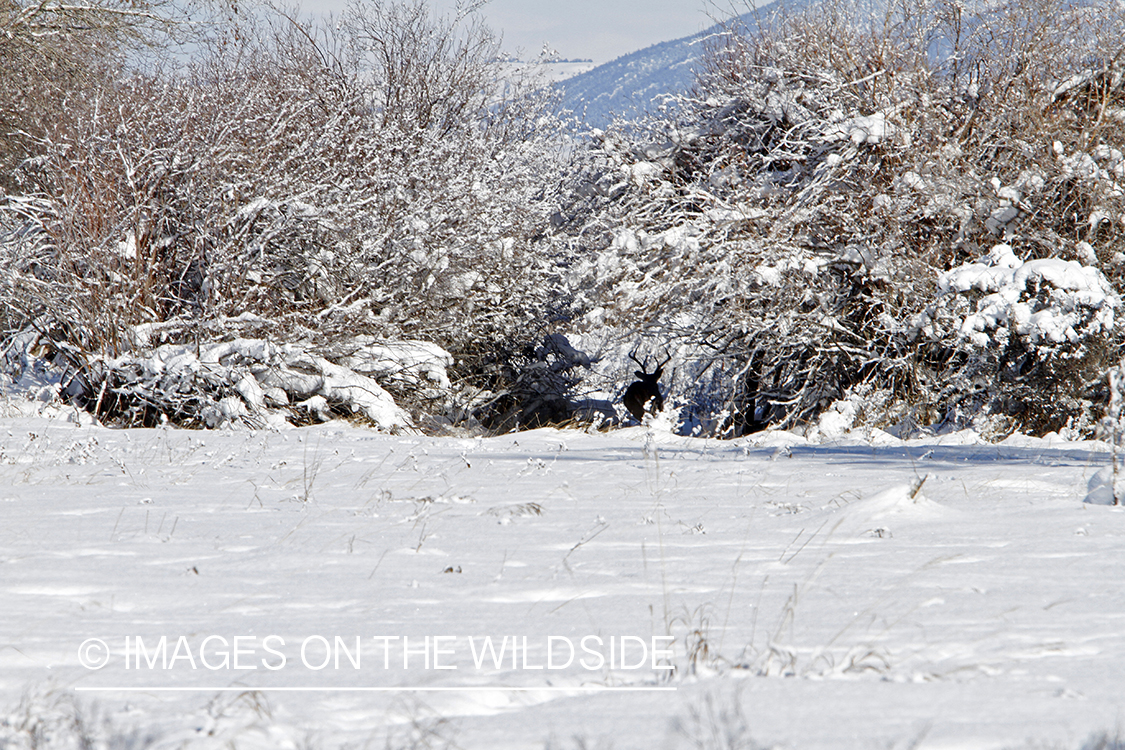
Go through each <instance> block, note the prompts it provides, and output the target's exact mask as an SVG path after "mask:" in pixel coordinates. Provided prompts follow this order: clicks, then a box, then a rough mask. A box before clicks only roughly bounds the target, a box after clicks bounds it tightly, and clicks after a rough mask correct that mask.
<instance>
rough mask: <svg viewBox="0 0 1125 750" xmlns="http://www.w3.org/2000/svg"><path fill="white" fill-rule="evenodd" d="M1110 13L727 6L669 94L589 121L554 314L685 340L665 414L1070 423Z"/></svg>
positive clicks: (1084, 386) (1106, 288)
mask: <svg viewBox="0 0 1125 750" xmlns="http://www.w3.org/2000/svg"><path fill="white" fill-rule="evenodd" d="M1123 14H1125V10H1123V9H1122V7H1121V6H1120V5H1119V4H1110V3H1082V2H1069V1H1067V0H1005V1H1004V2H999V3H997V2H969V3H965V2H949V1H947V0H892V2H890V3H887V4H881V5H878V6H877V7H876V8H875V9H874V10H873V9H872V6H871V5H852V4H848V3H846V2H831V1H830V2H825V3H819V4H815V5H812V6H811V7H809V8H808V9H807V10H804V11H801V12H794V13H787V12H786V11H784V10H782V11H780V12H778V13H776V14H775V15H773V16H768V17H761V18H759V19H758V20H757V22H756V23H755V24H754V26H753V27H750V26H748V25H746V24H738V23H736V24H731V25H729V26H728V27H727V28H726V30H725V32H724V33H722V34H721V35H718V36H717V37H715V38H713V39H711V40H710V47H709V49H708V51H707V53H706V55H705V59H704V63H703V65H702V69H701V70H700V71H699V75H698V80H697V83H696V86H695V88H694V90H693V91H692V92H691V93H690V94H689V95H686V96H682V97H679V98H678V99H677V100H676V102H675V104H676V107H674V108H670V109H669V111H671V112H674V113H675V114H673V115H665V116H656V117H652V118H650V119H648V120H647V121H644V122H641V123H636V122H633V123H618V124H617V125H615V126H614V127H612V128H610V129H608V130H607V131H606V132H604V133H599V134H597V144H596V146H595V147H594V153H593V155H592V163H591V164H590V165H589V167H588V168H587V170H586V172H585V184H584V186H583V191H582V194H581V196H580V197H579V198H578V199H576V200H575V201H574V202H573V203H572V204H571V205H570V206H569V207H568V211H567V214H566V215H567V218H568V222H569V224H568V229H569V231H570V232H571V234H572V236H573V238H574V242H575V243H576V244H577V245H578V246H579V247H581V248H582V249H583V251H582V252H581V253H580V255H584V256H585V258H586V260H585V261H584V262H583V263H581V264H580V266H579V267H577V268H575V269H573V271H572V274H573V275H572V278H573V282H574V284H575V287H576V289H577V291H578V297H577V308H578V310H579V312H580V313H581V314H582V315H584V317H582V318H580V319H579V327H580V328H581V329H584V330H592V329H595V328H597V327H601V326H613V327H616V328H618V329H620V330H623V331H637V332H641V333H642V334H643V335H645V336H646V337H648V339H649V341H650V346H653V347H655V346H673V347H679V349H680V350H682V351H690V352H693V356H694V360H695V362H696V363H697V364H696V366H695V367H694V368H690V367H689V368H687V371H688V373H689V374H690V376H691V377H689V378H687V379H686V380H685V381H684V382H683V383H681V388H682V389H683V391H684V394H685V397H686V398H687V399H688V401H689V403H688V405H687V411H689V412H691V411H694V412H695V416H694V417H692V418H690V419H689V421H691V419H694V421H695V423H696V424H698V425H703V426H705V427H706V428H707V429H709V430H711V431H714V432H719V433H722V434H739V433H742V432H745V431H751V430H754V429H757V428H759V427H760V426H762V424H763V423H765V422H769V423H772V424H779V425H794V424H810V423H815V422H816V420H817V418H818V417H819V416H820V415H822V414H824V413H826V412H831V411H835V412H836V413H837V414H838V415H839V416H842V417H843V418H846V420H848V421H849V423H851V422H864V423H866V424H870V425H878V426H883V427H888V426H892V425H893V426H898V427H900V428H905V429H906V431H907V432H909V431H910V429H912V428H913V427H914V426H918V425H925V426H929V427H941V426H964V425H968V424H975V425H976V426H977V427H979V428H981V429H982V430H984V431H986V432H989V433H991V434H1000V435H1002V434H1006V432H1008V431H1011V430H1014V429H1023V430H1028V431H1031V432H1045V431H1048V430H1057V429H1062V428H1066V427H1070V428H1072V429H1074V430H1075V431H1076V433H1078V434H1086V433H1089V431H1090V430H1092V429H1093V427H1094V425H1095V424H1096V420H1097V417H1098V414H1099V413H1100V410H1101V409H1103V408H1104V401H1105V388H1104V384H1105V381H1104V377H1103V376H1104V372H1105V369H1106V368H1107V367H1108V366H1109V365H1110V364H1112V363H1113V362H1115V361H1116V360H1117V359H1119V358H1120V346H1121V342H1122V336H1121V327H1120V325H1119V324H1118V322H1117V320H1116V319H1115V317H1114V313H1115V310H1117V307H1118V305H1119V297H1118V293H1117V290H1118V289H1120V285H1121V282H1122V280H1123V275H1122V274H1123V272H1125V223H1123V222H1125V161H1123V157H1122V150H1125V82H1123V79H1125V46H1123V40H1125V15H1123ZM1005 248H1007V249H1005ZM1045 261H1049V262H1045ZM1068 261H1069V262H1070V263H1069V264H1068V263H1067V262H1068ZM1021 269H1022V270H1021ZM701 374H705V375H706V377H704V380H705V381H706V383H707V387H708V388H709V389H710V393H709V394H707V395H706V397H703V396H699V395H695V396H694V397H693V396H692V394H690V393H687V391H689V390H690V385H689V384H690V382H691V381H693V380H695V381H697V382H698V380H699V378H700V377H701ZM693 399H694V400H693ZM834 405H835V406H834Z"/></svg>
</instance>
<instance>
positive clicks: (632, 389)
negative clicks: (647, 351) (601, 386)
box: [622, 351, 672, 422]
mask: <svg viewBox="0 0 1125 750" xmlns="http://www.w3.org/2000/svg"><path fill="white" fill-rule="evenodd" d="M635 355H636V351H632V352H630V353H629V359H631V360H633V361H634V362H636V363H637V364H638V365H640V366H641V369H639V370H637V371H636V372H634V373H633V374H634V375H636V376H637V377H638V378H640V380H638V381H636V382H635V383H633V384H632V385H630V386H629V387H628V388H626V389H625V397H624V398H623V399H622V401H624V402H625V408H626V409H628V410H629V413H630V414H632V415H633V417H635V418H636V420H637V421H638V422H641V421H644V417H645V407H646V406H648V405H649V404H650V403H651V404H652V409H651V411H652V413H653V414H655V413H657V412H658V411H660V410H662V409H663V408H664V397H663V396H661V395H660V376H661V375H663V374H664V365H666V364H668V362H669V361H671V359H672V355H671V354H669V355H668V356H667V357H665V358H664V361H663V362H661V363H660V364H658V365H657V366H656V369H655V370H653V371H652V372H649V371H648V357H645V361H644V362H643V363H642V362H641V361H640V360H639V359H637V358H636V356H635Z"/></svg>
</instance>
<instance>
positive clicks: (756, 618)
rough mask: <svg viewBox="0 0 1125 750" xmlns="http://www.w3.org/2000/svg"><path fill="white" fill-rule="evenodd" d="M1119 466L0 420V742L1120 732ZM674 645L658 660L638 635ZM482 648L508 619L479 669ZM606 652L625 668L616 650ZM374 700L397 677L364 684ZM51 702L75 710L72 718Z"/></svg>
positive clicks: (974, 450) (627, 436)
mask: <svg viewBox="0 0 1125 750" xmlns="http://www.w3.org/2000/svg"><path fill="white" fill-rule="evenodd" d="M1108 460H1109V456H1108V453H1106V449H1105V446H1104V445H1100V444H1093V443H1071V442H1065V441H1060V440H1054V441H1050V440H1032V439H1026V438H1021V439H1012V440H1009V441H1007V442H1005V443H1003V444H1000V445H987V444H983V443H980V442H979V441H977V440H975V438H974V437H973V436H972V435H967V434H958V435H950V436H945V437H942V438H933V439H929V440H921V441H910V442H906V443H903V442H899V441H896V440H894V439H892V438H890V437H888V436H885V435H877V436H876V437H875V438H874V439H872V438H871V437H870V436H868V439H866V440H859V439H855V440H841V441H837V442H831V443H819V444H809V443H807V442H806V441H805V440H804V439H803V438H800V437H796V436H794V435H791V434H788V433H777V434H765V435H760V436H756V437H755V438H752V439H743V440H738V441H731V442H717V441H705V440H698V439H688V438H679V437H674V436H672V435H671V434H669V433H668V432H667V431H665V430H661V429H660V428H659V427H658V428H656V429H654V430H652V431H647V430H646V429H644V428H631V429H621V430H617V431H614V432H610V433H604V434H586V433H583V432H577V431H554V430H539V431H535V432H528V433H519V434H513V435H509V436H504V437H496V438H491V439H450V438H429V437H421V436H388V435H382V434H377V433H373V432H371V431H367V430H364V429H359V428H356V427H352V426H350V425H347V424H343V423H332V424H327V425H323V426H320V427H316V428H309V429H293V430H289V431H283V432H257V433H251V432H238V431H214V432H187V431H181V430H174V429H166V430H127V431H115V430H108V429H103V428H100V427H93V426H78V425H76V424H73V423H67V422H66V421H64V420H62V419H58V418H55V419H46V418H42V417H31V416H20V415H17V414H15V413H14V412H12V411H9V416H8V417H7V418H4V419H3V420H2V422H0V475H2V478H0V521H2V524H0V597H2V600H0V601H2V605H0V607H2V611H3V616H2V618H0V629H2V632H0V716H6V717H7V718H6V720H5V721H6V723H5V724H0V747H2V746H5V742H4V740H5V738H7V739H8V740H9V741H13V742H14V743H15V744H14V746H16V747H20V746H23V745H28V746H30V745H31V744H32V740H31V734H30V732H31V731H32V725H33V724H34V723H35V722H36V721H39V722H40V725H39V730H38V731H40V732H41V733H42V732H49V731H55V732H57V733H64V734H65V732H66V731H73V732H79V731H80V730H81V731H83V732H87V733H90V734H92V735H97V736H99V737H102V738H103V739H106V738H108V740H109V741H113V742H117V746H120V747H141V746H145V745H146V744H149V743H152V744H153V745H155V746H159V747H183V746H187V747H193V748H194V747H238V748H243V747H287V746H308V747H317V748H319V747H338V746H341V745H350V746H357V747H363V746H368V745H370V746H372V747H383V746H384V743H385V742H387V741H388V740H387V737H388V734H389V735H390V739H389V745H388V746H389V747H444V746H445V745H446V743H452V744H453V746H456V747H464V748H542V747H544V746H545V745H546V744H548V743H550V745H551V746H552V747H556V748H580V747H587V748H594V747H611V746H612V747H614V748H642V747H643V748H651V747H699V748H705V747H716V748H717V747H729V748H735V747H738V748H750V747H754V746H755V745H754V744H753V743H758V744H760V745H763V746H779V747H786V748H793V749H794V750H798V749H800V750H805V749H808V750H814V749H822V748H823V749H825V750H827V749H829V748H833V749H837V750H838V749H840V748H865V749H866V748H888V747H896V748H906V747H922V748H934V749H936V748H992V747H995V748H1001V747H1060V748H1061V747H1065V748H1078V747H1081V746H1082V745H1083V743H1085V742H1087V741H1088V740H1089V738H1090V737H1091V736H1094V735H1095V734H1098V733H1101V732H1109V733H1110V735H1111V736H1112V735H1113V734H1114V733H1115V732H1117V731H1118V729H1119V728H1120V727H1121V726H1122V725H1123V723H1125V689H1123V688H1125V512H1123V510H1122V509H1120V508H1114V507H1106V506H1100V505H1090V504H1085V503H1083V498H1084V497H1085V496H1086V489H1087V482H1088V481H1089V479H1090V477H1091V476H1092V475H1093V474H1094V472H1095V471H1096V470H1097V469H1099V468H1102V467H1104V466H1105V465H1106V464H1107V463H1108ZM923 477H926V479H925V482H924V484H922V486H921V488H920V490H919V491H918V492H917V493H915V494H913V496H912V491H913V488H914V487H916V486H917V482H918V481H919V480H920V479H921V478H923ZM668 633H671V634H672V635H674V636H675V639H676V640H675V642H674V644H673V645H672V646H671V647H670V648H671V649H672V652H673V653H672V657H671V659H670V661H671V662H672V663H674V664H675V666H676V667H677V669H676V670H675V673H674V675H671V676H670V675H669V672H668V671H667V670H660V669H657V670H654V669H653V668H652V666H653V665H652V654H651V653H648V654H647V655H646V654H642V653H641V651H640V649H641V646H640V645H639V644H640V643H642V642H644V643H645V647H646V648H649V649H650V651H651V646H652V645H653V643H654V642H653V641H652V640H651V639H652V637H653V636H663V635H666V634H668ZM162 636H163V637H166V639H167V640H166V647H167V650H166V652H165V657H166V658H167V659H168V660H169V663H168V665H167V666H168V668H167V669H165V668H163V666H164V664H163V660H162V658H161V656H160V654H159V653H158V651H157V649H156V646H157V644H158V642H159V640H160V638H161V637H162ZM268 636H275V638H273V639H270V638H268ZM376 636H378V637H380V638H381V639H377V638H376ZM404 636H405V637H406V638H408V639H409V648H410V651H411V653H408V654H407V659H408V662H407V667H406V668H403V649H402V643H403V637H404ZM485 636H490V637H491V638H492V639H493V642H494V646H495V647H496V650H497V651H499V647H500V645H501V644H503V643H504V641H503V638H504V637H505V636H507V637H508V641H507V643H506V648H507V650H506V651H505V652H504V656H503V661H502V663H501V664H500V665H499V666H497V665H496V664H495V663H494V662H493V661H492V659H491V656H487V657H485V656H483V654H482V651H481V649H482V648H483V638H484V637H485ZM550 636H555V637H556V639H555V640H553V641H550V643H552V644H553V645H554V647H555V649H554V651H553V652H552V661H553V664H552V665H551V666H556V667H557V666H560V664H561V663H563V662H566V661H567V656H568V653H567V643H570V644H572V645H573V646H574V648H575V651H576V652H577V653H576V655H575V658H574V660H573V661H571V663H570V664H569V665H567V666H565V668H561V669H546V668H542V667H546V666H547V658H548V657H547V653H546V646H547V644H548V637H550ZM587 636H596V637H597V638H600V639H601V641H600V643H601V644H602V646H601V647H599V646H598V643H599V641H597V640H595V639H592V638H591V639H588V640H587V641H586V642H585V643H586V645H587V647H589V648H590V649H591V650H592V651H600V652H601V654H602V656H601V657H600V658H601V659H602V660H603V661H604V662H605V663H602V664H599V663H598V658H599V657H596V656H594V655H593V654H591V653H589V652H584V651H582V649H581V644H582V639H583V638H585V637H587ZM138 637H140V638H141V639H142V642H143V643H144V645H145V649H146V653H147V654H148V658H149V659H150V660H151V663H152V665H153V666H152V668H150V666H149V662H148V661H146V660H145V659H143V658H142V659H141V661H140V664H139V668H138V664H137V655H136V649H135V646H136V639H137V638H138ZM181 637H182V638H181ZM236 637H237V638H239V640H238V641H237V642H236V641H235V640H234V639H235V638H236ZM337 637H339V639H340V641H339V644H337V643H336V638H337ZM357 637H358V638H360V639H361V640H360V649H359V650H357V649H356V647H355V643H356V638H357ZM395 637H398V640H394V638H395ZM426 637H429V638H430V641H429V648H428V650H427V648H426V641H425V638H426ZM623 637H624V644H625V648H626V651H625V654H626V666H630V667H631V666H633V665H635V664H638V663H639V662H640V661H641V659H642V657H646V656H647V658H645V660H644V664H643V666H640V667H637V668H632V669H622V668H620V653H619V650H620V645H621V644H622V642H623V641H622V639H623ZM91 638H97V639H101V640H102V641H104V642H105V644H106V645H107V646H108V649H109V653H108V654H104V653H102V652H100V651H99V649H98V644H97V643H96V642H87V639H91ZM321 638H322V639H324V640H320V639H321ZM385 638H390V639H391V640H386V639H385ZM470 638H472V639H473V640H472V641H470ZM513 638H514V639H515V642H516V643H517V644H518V645H519V649H520V650H519V654H518V657H517V658H516V659H515V662H514V663H513V660H512V650H511V645H512V642H513ZM525 638H526V643H527V648H526V651H524V650H523V649H524V646H523V644H524V639H525ZM562 638H565V639H568V640H566V641H564V640H562ZM127 639H128V640H127ZM611 639H612V643H613V648H614V652H613V654H610V646H609V644H610V643H611ZM84 643H85V648H84V649H83V650H82V651H81V655H82V656H83V657H85V658H87V659H90V660H95V661H96V660H98V659H100V658H102V657H104V656H108V659H109V662H108V664H107V665H106V666H105V667H104V668H102V669H97V670H94V669H87V668H85V667H83V666H82V665H81V664H80V662H79V657H80V647H81V646H83V644H84ZM126 643H128V644H129V648H130V652H129V659H130V663H129V665H128V666H129V668H128V669H127V668H126V663H125V660H126ZM326 643H327V644H329V645H330V646H332V647H333V650H334V651H335V654H334V656H333V655H332V654H330V653H326V652H325V650H324V645H325V644H326ZM224 644H225V646H224ZM655 644H656V646H657V648H658V649H665V648H669V646H668V645H667V644H668V642H667V641H659V640H658V641H656V642H655ZM302 645H304V648H305V653H304V659H302ZM339 645H342V646H346V648H347V650H342V649H340V648H338V646H339ZM235 647H237V648H238V650H239V651H240V653H239V654H238V665H239V666H240V667H243V668H242V669H235V668H234V663H233V662H234V655H233V651H234V650H235ZM267 649H272V650H267ZM474 649H476V654H475V656H476V658H477V659H480V660H481V663H480V666H479V667H478V666H477V664H476V663H475V659H474ZM435 650H436V651H437V653H435ZM224 653H226V654H228V657H227V658H228V660H229V663H224V657H223V654H224ZM282 655H284V657H285V663H284V666H282V663H281V656H282ZM326 656H328V657H332V658H328V660H327V662H328V663H327V666H325V667H324V668H320V669H314V667H319V666H320V665H321V663H322V662H324V660H325V657H326ZM611 656H612V658H613V660H614V661H613V665H614V668H613V669H610V668H609V664H608V662H609V659H610V657H611ZM357 658H358V660H359V662H360V666H359V667H358V668H356V667H355V666H354V660H355V659H357ZM581 658H585V659H586V663H585V666H584V665H583V664H582V663H581V662H580V661H579V659H581ZM336 659H338V660H339V664H338V666H337V664H336V663H335V660H336ZM435 659H436V661H435ZM664 661H668V660H667V659H665V658H664V657H663V656H661V655H658V656H657V659H656V662H657V666H664V664H663V663H662V662H664ZM204 662H205V663H204ZM306 662H307V664H306ZM193 664H194V665H195V668H194V669H193ZM208 664H209V665H210V666H211V667H215V668H209V667H208V666H207V665H208ZM427 664H428V667H429V668H427ZM437 666H441V667H456V669H448V668H442V669H437V668H435V667H437ZM245 667H255V668H253V669H248V668H245ZM269 667H276V668H272V669H271V668H269ZM535 667H541V668H538V669H536V668H535ZM587 667H589V668H587ZM377 687H382V688H396V689H397V688H410V689H412V690H410V691H407V690H394V691H382V692H379V691H371V690H356V689H355V688H377ZM100 688H114V689H112V690H104V691H103V690H99V689H100ZM123 688H132V689H133V690H131V691H126V690H123ZM278 688H306V690H300V691H293V690H288V691H287V690H279V689H278ZM307 688H319V689H320V690H308V689H307ZM420 688H425V689H427V690H426V691H421V690H418V689H420ZM433 688H447V690H432V689H433ZM448 688H456V689H455V690H448ZM496 688H503V689H500V690H497V689H496ZM607 688H614V690H608V689H607ZM620 688H664V690H660V691H655V690H645V691H637V690H625V689H620ZM668 688H673V689H671V690H669V689H668ZM171 689H175V690H171ZM21 696H29V697H25V698H23V701H24V703H23V705H22V706H21V705H20V702H21ZM71 702H74V703H77V705H79V706H81V707H82V708H83V713H82V717H83V718H84V720H85V721H87V722H89V723H88V724H87V726H86V727H85V728H81V727H80V728H78V729H74V726H73V722H71V729H70V730H67V729H66V728H65V727H63V723H64V721H63V719H59V718H58V715H61V714H58V712H59V711H63V710H65V709H66V706H67V705H69V704H70V703H71ZM52 712H54V713H52ZM52 716H55V719H51V717H52ZM97 716H100V717H102V719H98V720H97V721H94V720H93V719H92V718H91V717H97ZM72 718H73V717H72ZM102 720H104V721H105V722H107V723H106V725H105V726H101V725H100V724H98V722H99V721H102ZM51 721H54V722H55V723H54V724H51ZM52 727H53V729H52ZM133 728H138V732H136V733H134V732H133ZM99 732H100V734H98V733H99ZM114 738H116V739H114ZM21 742H22V743H23V744H22V745H21V744H19V743H21ZM39 746H46V745H45V744H44V743H43V741H42V739H40V745H39Z"/></svg>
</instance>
